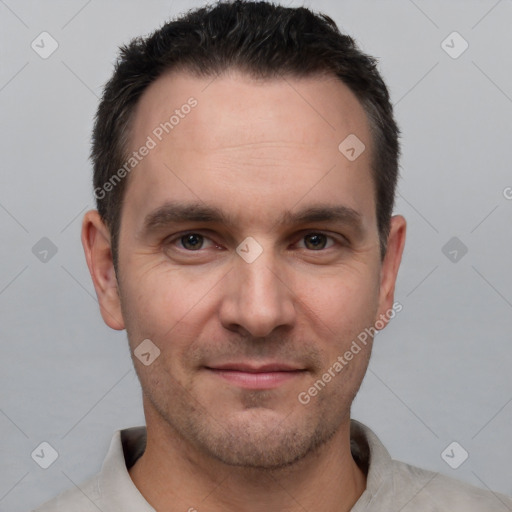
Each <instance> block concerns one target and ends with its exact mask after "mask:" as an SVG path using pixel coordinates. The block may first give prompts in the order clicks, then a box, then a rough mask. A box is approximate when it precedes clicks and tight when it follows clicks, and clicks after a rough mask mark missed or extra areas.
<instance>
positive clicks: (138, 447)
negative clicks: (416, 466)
mask: <svg viewBox="0 0 512 512" xmlns="http://www.w3.org/2000/svg"><path fill="white" fill-rule="evenodd" d="M145 447H146V427H144V426H141V427H132V428H127V429H123V430H118V431H116V432H115V433H114V436H113V438H112V442H111V443H110V448H109V450H108V453H107V456H106V458H105V461H104V462H103V466H102V468H101V472H100V475H99V482H98V485H99V487H100V489H99V491H100V495H101V496H102V504H104V506H105V510H123V512H156V511H155V509H154V508H153V507H151V505H149V503H148V502H147V501H146V500H145V499H144V497H143V496H142V494H141V493H140V492H139V490H138V489H137V487H136V486H135V484H134V483H133V481H132V479H131V477H130V474H129V472H128V469H129V468H130V467H131V466H132V465H133V464H135V461H136V460H137V459H138V458H139V457H140V456H141V455H142V454H143V453H144V450H145ZM350 448H351V452H352V456H353V457H354V459H355V460H356V462H357V464H358V465H359V466H360V467H361V469H362V470H363V471H364V472H366V473H367V477H366V489H365V491H364V492H363V494H362V495H361V496H360V498H359V500H358V501H357V502H356V504H355V506H354V507H353V508H352V512H360V511H363V510H367V507H368V505H369V504H370V503H371V501H372V499H374V497H375V495H376V494H377V492H378V491H379V489H380V488H381V487H382V485H383V483H384V480H385V477H386V475H389V473H390V467H389V466H390V465H391V463H392V459H391V456H390V455H389V453H388V451H387V450H386V448H385V447H384V445H383V444H382V443H381V442H380V440H379V438H378V437H377V436H376V435H375V434H374V433H373V431H372V430H370V429H369V428H368V427H367V426H366V425H364V424H362V423H360V422H358V421H356V420H351V421H350Z"/></svg>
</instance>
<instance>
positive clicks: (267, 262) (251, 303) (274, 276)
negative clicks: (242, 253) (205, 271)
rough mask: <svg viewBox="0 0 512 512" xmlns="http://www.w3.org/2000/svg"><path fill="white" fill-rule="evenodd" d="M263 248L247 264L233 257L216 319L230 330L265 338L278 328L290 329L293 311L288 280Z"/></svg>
mask: <svg viewBox="0 0 512 512" xmlns="http://www.w3.org/2000/svg"><path fill="white" fill-rule="evenodd" d="M270 252H271V251H264V252H263V253H262V254H261V255H260V256H259V257H258V258H257V259H256V261H253V262H252V263H247V262H246V261H244V260H243V259H242V258H240V257H238V256H237V257H236V260H235V263H234V268H233V269H232V270H231V272H229V274H228V275H227V276H226V282H225V288H224V293H223V298H222V304H221V306H220V312H219V315H220V321H221V323H222V325H223V326H224V327H225V328H226V329H229V330H231V331H238V332H240V333H242V334H247V333H248V334H250V335H251V336H253V337H265V336H268V335H270V334H271V333H272V332H273V331H274V330H276V329H278V328H284V327H286V328H290V327H291V326H292V325H293V324H294V322H295V316H296V310H295V306H294V294H293V291H292V289H291V283H287V282H286V276H285V274H284V273H283V272H282V269H281V270H280V269H279V268H278V266H277V265H276V262H274V261H273V256H271V255H268V253H270Z"/></svg>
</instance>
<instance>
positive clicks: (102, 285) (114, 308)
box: [82, 210, 125, 330]
mask: <svg viewBox="0 0 512 512" xmlns="http://www.w3.org/2000/svg"><path fill="white" fill-rule="evenodd" d="M82 245H83V247H84V252H85V258H86V260H87V266H88V267H89V272H90V273H91V277H92V281H93V283H94V288H95V290H96V296H97V297H98V303H99V305H100V312H101V316H102V317H103V321H104V322H105V323H106V324H107V325H108V326H109V327H111V328H112V329H116V330H122V329H124V328H125V326H124V320H123V316H122V313H121V301H120V297H119V290H118V287H117V277H116V273H115V270H114V262H113V260H112V251H111V247H110V231H109V229H108V228H107V226H106V225H105V224H104V222H103V221H102V220H101V217H100V214H99V213H98V211H97V210H90V211H88V212H87V213H86V214H85V216H84V220H83V222H82Z"/></svg>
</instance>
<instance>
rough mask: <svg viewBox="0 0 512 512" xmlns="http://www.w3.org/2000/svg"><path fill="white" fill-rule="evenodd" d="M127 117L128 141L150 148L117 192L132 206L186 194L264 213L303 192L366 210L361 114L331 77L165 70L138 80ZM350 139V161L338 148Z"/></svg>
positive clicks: (367, 162) (365, 138)
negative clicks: (144, 82) (141, 85)
mask: <svg viewBox="0 0 512 512" xmlns="http://www.w3.org/2000/svg"><path fill="white" fill-rule="evenodd" d="M133 119H134V120H133V126H132V131H131V133H132V137H131V148H132V149H134V150H137V149H138V148H140V147H142V146H144V145H151V150H150V151H148V152H147V155H146V156H145V157H144V158H143V159H141V161H140V162H139V163H138V164H137V166H136V168H135V170H134V171H133V172H132V173H131V175H130V182H129V185H128V187H127V192H126V197H125V204H130V203H131V202H134V203H135V206H136V208H137V209H138V211H141V210H144V211H147V208H148V205H152V206H155V207H156V206H158V204H161V203H164V202H166V201H169V200H170V199H173V198H175V197H174V196H180V198H182V197H183V196H187V197H190V198H191V199H194V200H195V201H197V200H198V199H199V200H201V201H208V202H210V203H216V204H214V205H215V206H217V207H223V208H238V209H243V211H246V212H249V211H250V209H251V206H252V205H253V204H254V205H255V206H256V205H257V206H258V207H259V209H260V211H261V209H263V210H264V211H265V212H269V215H271V214H272V212H273V211H275V209H276V208H277V207H279V205H281V206H283V208H284V207H286V209H287V210H291V209H292V207H293V205H294V204H296V203H298V202H299V201H301V200H302V198H305V196H306V195H307V196H308V197H309V198H311V199H312V200H314V202H315V203H318V199H319V198H322V199H323V200H324V201H325V202H330V203H338V202H344V203H352V204H347V206H349V207H352V208H354V209H356V207H359V208H357V209H358V210H361V209H363V210H364V209H366V210H367V211H366V213H367V214H368V215H371V214H372V208H373V207H374V205H373V202H372V200H373V195H374V194H373V181H372V179H371V173H370V167H371V158H370V155H371V141H370V130H369V126H368V120H367V116H366V114H365V112H364V110H363V108H362V106H361V104H360V103H359V101H358V100H357V98H356V97H355V95H354V94H353V93H352V92H351V91H350V89H349V88H348V87H347V86H345V85H344V84H343V83H342V82H340V81H339V80H338V79H336V78H335V77H321V76H315V77H307V78H295V77H280V78H273V79H264V80H263V79H258V80H257V79H254V78H251V77H249V76H247V75H245V74H243V73H240V72H236V71H231V72H228V73H225V74H223V75H220V76H217V77H201V78H199V77H197V76H193V75H192V74H188V73H185V72H175V73H168V74H166V75H164V76H162V77H160V78H159V79H158V80H156V81H155V82H154V83H153V84H151V86H149V87H148V89H147V90H146V91H145V93H144V94H143V96H142V97H141V99H140V101H139V103H138V104H137V107H136V109H135V115H134V118H133ZM354 136H355V137H357V140H358V141H360V142H361V143H363V144H364V145H365V146H366V149H365V150H364V151H363V152H362V153H361V155H360V156H359V157H358V158H357V159H356V160H352V161H351V160H350V159H349V158H347V155H346V154H344V153H343V152H342V151H340V149H339V146H340V143H342V142H343V141H344V140H346V139H347V137H349V139H348V140H349V141H353V140H354V139H353V137H354ZM350 137H351V138H350ZM150 140H151V142H150V143H149V141H150ZM350 145H351V146H354V144H353V143H352V144H349V146H350ZM361 147H362V146H358V147H356V151H359V150H360V149H361ZM343 148H345V146H343V144H342V149H343ZM349 156H350V155H349ZM363 199H364V201H363ZM370 199H371V200H370ZM244 202H245V203H244ZM362 202H364V204H361V203H362ZM248 203H249V204H248ZM362 213H365V212H362ZM259 215H261V213H260V214H259Z"/></svg>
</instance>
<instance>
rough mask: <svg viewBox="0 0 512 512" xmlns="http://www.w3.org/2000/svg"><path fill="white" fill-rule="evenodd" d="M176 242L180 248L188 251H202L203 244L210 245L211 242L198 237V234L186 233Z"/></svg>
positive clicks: (201, 236) (200, 236)
mask: <svg viewBox="0 0 512 512" xmlns="http://www.w3.org/2000/svg"><path fill="white" fill-rule="evenodd" d="M178 240H179V242H180V244H181V246H182V247H183V248H184V249H187V250H188V251H198V250H199V249H204V246H205V244H206V245H208V243H210V244H211V241H210V240H209V239H208V238H206V237H204V236H203V235H200V234H199V233H186V234H185V235H182V236H181V237H180V238H179V239H178Z"/></svg>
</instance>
